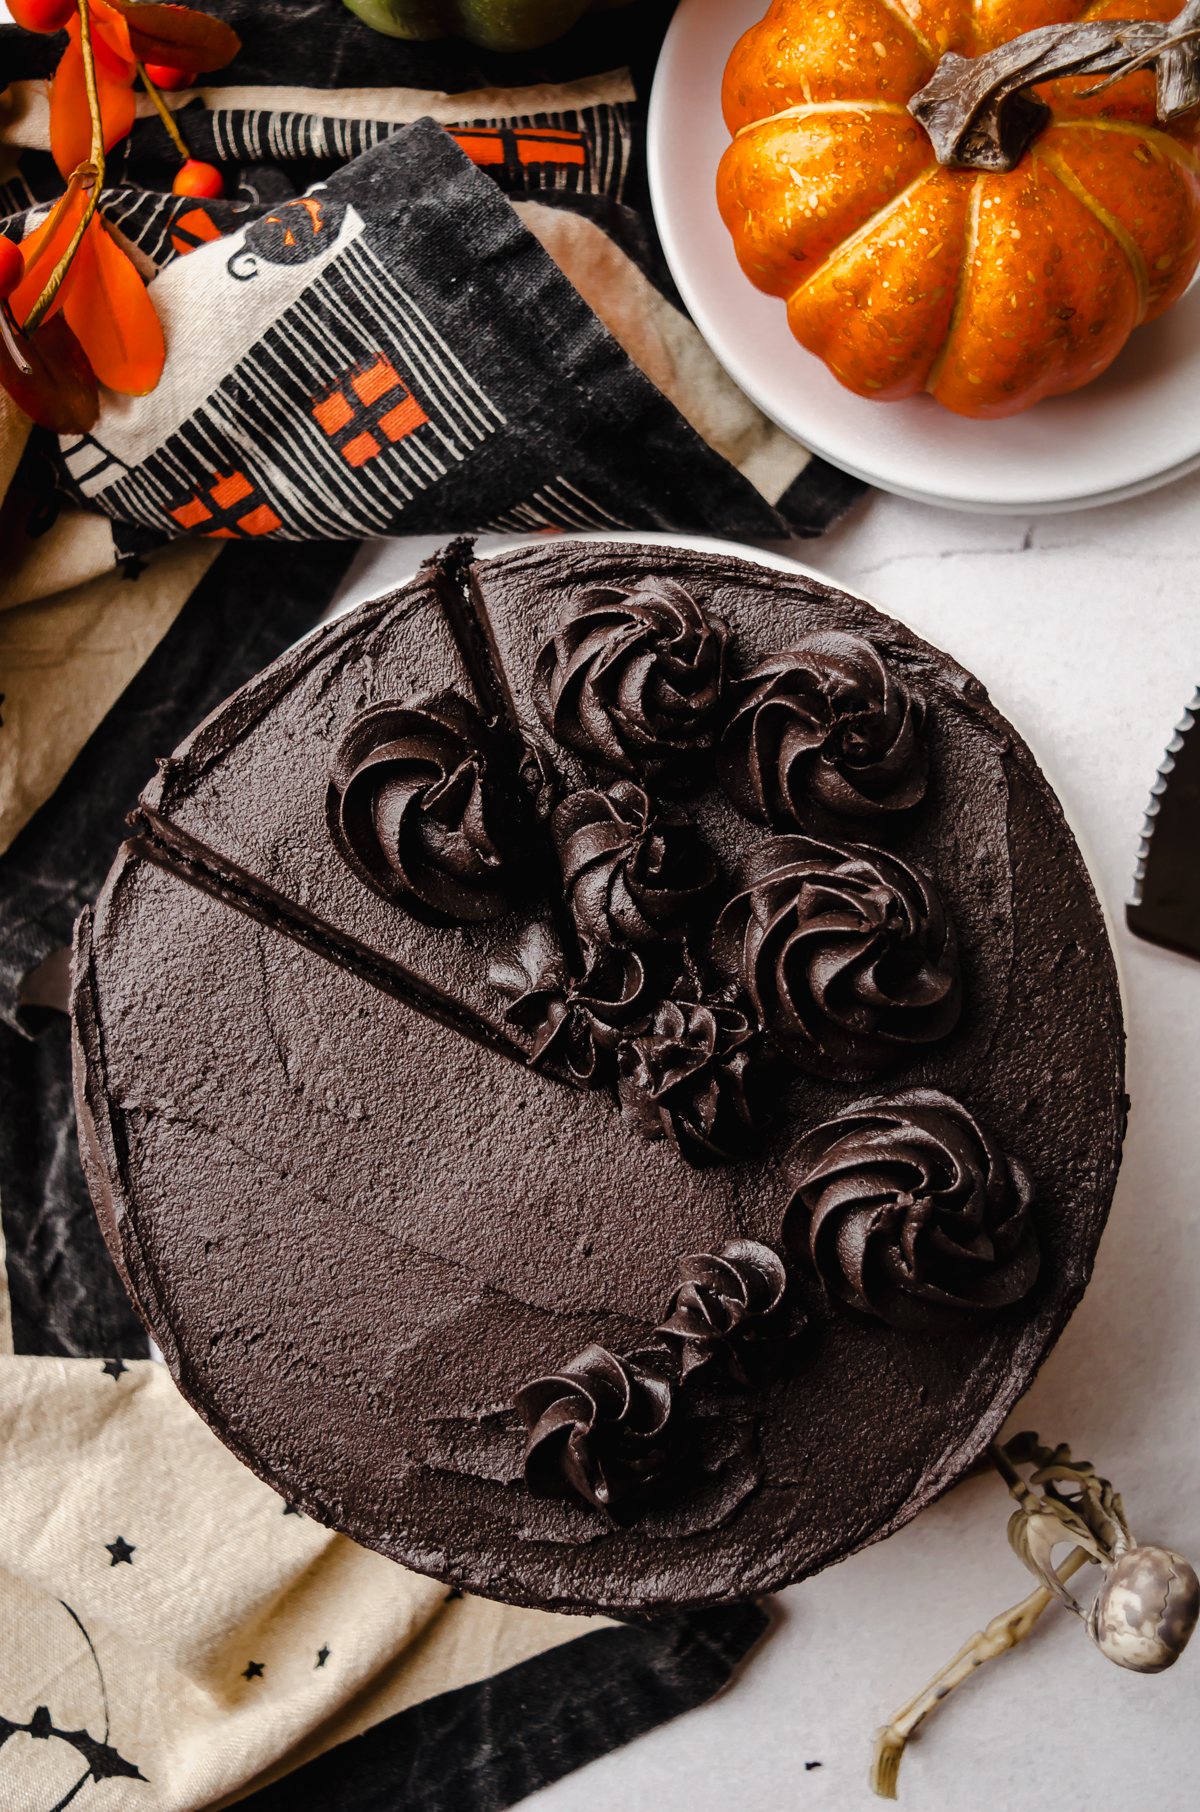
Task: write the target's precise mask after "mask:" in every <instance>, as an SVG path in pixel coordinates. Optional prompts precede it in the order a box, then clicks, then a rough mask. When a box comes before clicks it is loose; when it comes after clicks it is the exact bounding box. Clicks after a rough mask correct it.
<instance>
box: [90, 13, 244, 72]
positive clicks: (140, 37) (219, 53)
mask: <svg viewBox="0 0 1200 1812" xmlns="http://www.w3.org/2000/svg"><path fill="white" fill-rule="evenodd" d="M107 4H109V5H111V6H112V7H113V9H114V10H115V11H117V12H119V13H122V14H123V15H124V17H125V20H126V22H127V24H128V26H129V41H130V43H131V44H132V45H133V50H134V55H135V56H136V57H137V58H138V59H139V60H140V61H141V62H143V63H166V64H167V65H168V66H169V67H170V68H172V69H189V70H196V71H200V70H208V69H223V68H224V66H225V64H226V63H230V62H232V61H233V58H234V57H236V56H237V53H238V51H239V50H240V49H241V48H242V41H241V39H240V38H239V37H238V35H237V33H236V32H235V31H234V30H233V28H232V26H229V25H226V23H225V21H224V20H223V19H214V18H213V17H212V14H211V13H200V12H197V11H196V10H195V9H194V8H193V7H190V6H170V5H160V4H157V3H156V0H150V3H149V4H145V5H143V4H140V0H107Z"/></svg>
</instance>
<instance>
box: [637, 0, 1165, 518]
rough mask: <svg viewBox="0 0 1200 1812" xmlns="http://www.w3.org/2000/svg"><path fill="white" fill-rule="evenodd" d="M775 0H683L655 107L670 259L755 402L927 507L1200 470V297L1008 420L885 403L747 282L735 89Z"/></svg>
mask: <svg viewBox="0 0 1200 1812" xmlns="http://www.w3.org/2000/svg"><path fill="white" fill-rule="evenodd" d="M766 6H767V0H683V3H682V5H681V6H680V7H679V10H678V11H677V12H676V14H675V17H674V19H673V20H672V22H671V28H670V30H669V32H668V33H667V38H666V42H665V44H664V45H663V50H662V55H661V57H660V58H659V64H658V72H657V74H656V76H655V80H654V89H653V93H652V95H651V100H650V123H649V165H650V188H651V194H652V197H653V201H654V213H655V218H656V220H657V222H658V230H659V233H660V235H661V237H662V242H663V248H664V250H665V252H666V255H667V261H668V263H669V264H670V266H671V271H672V274H673V276H674V278H675V281H676V283H677V284H678V286H679V290H680V293H681V295H682V296H683V299H684V301H685V302H686V304H687V306H688V308H689V310H690V311H691V314H692V318H693V319H694V321H695V322H696V325H697V327H698V328H699V329H700V331H701V333H702V334H703V335H704V337H705V339H706V340H707V341H708V343H709V345H710V346H711V347H712V349H713V351H714V352H715V354H716V355H717V357H718V358H719V359H720V361H721V363H722V365H724V367H725V369H726V370H727V371H728V372H729V374H730V376H731V377H732V378H733V379H734V381H735V382H736V383H737V384H739V385H740V386H741V388H742V389H743V390H744V391H745V392H746V394H747V396H749V397H751V398H752V399H753V401H754V402H755V403H757V404H758V407H759V408H760V409H761V410H762V411H763V412H764V414H766V415H769V416H770V417H771V419H772V420H773V421H776V422H778V423H779V425H780V427H782V428H784V429H786V430H787V432H788V433H789V434H793V435H795V437H796V439H797V440H800V441H802V442H803V443H804V445H805V446H807V447H811V448H812V450H813V451H814V453H820V454H822V455H823V456H824V457H825V458H826V459H828V460H830V461H831V462H832V463H833V464H834V465H837V466H841V467H842V469H843V470H844V471H847V472H853V473H854V474H855V475H856V476H857V477H859V478H865V479H867V481H868V482H869V483H871V484H876V485H881V486H882V487H883V489H884V490H888V491H896V492H898V493H899V494H900V496H902V497H912V498H915V499H916V500H917V501H918V502H921V503H940V504H944V505H949V506H950V507H951V508H954V509H963V510H986V511H991V512H995V513H998V514H1003V515H1018V514H1024V513H1027V512H1030V511H1038V512H1040V511H1047V510H1069V509H1079V508H1081V507H1083V506H1086V505H1090V504H1098V503H1115V502H1116V501H1118V500H1119V499H1120V498H1122V497H1133V496H1136V495H1137V494H1138V493H1139V492H1141V491H1149V490H1153V489H1154V488H1155V487H1156V486H1157V485H1161V484H1167V483H1168V482H1169V481H1170V480H1171V479H1173V478H1182V477H1183V476H1184V474H1185V473H1187V472H1191V471H1194V470H1195V469H1196V468H1197V467H1198V466H1200V284H1196V285H1193V287H1192V289H1191V290H1190V291H1189V292H1188V294H1187V295H1186V296H1185V297H1184V298H1183V300H1182V301H1181V302H1178V303H1177V304H1176V306H1175V307H1174V308H1172V309H1169V310H1168V311H1167V313H1166V314H1165V315H1163V316H1162V317H1161V319H1159V320H1158V321H1154V322H1152V323H1151V324H1150V325H1149V326H1148V327H1141V328H1138V329H1137V330H1136V331H1135V332H1134V334H1133V335H1132V337H1131V338H1130V340H1129V342H1128V343H1127V345H1126V346H1125V348H1124V349H1123V351H1122V352H1121V353H1120V355H1119V356H1118V357H1117V359H1116V360H1115V362H1114V363H1113V364H1112V365H1111V366H1110V367H1109V369H1108V370H1107V371H1106V372H1105V373H1104V375H1103V376H1102V377H1099V378H1097V379H1096V380H1095V382H1094V383H1091V384H1088V385H1086V386H1085V387H1084V389H1082V390H1077V391H1075V392H1074V393H1073V394H1072V395H1070V396H1063V397H1053V398H1051V399H1049V400H1048V401H1046V402H1043V403H1038V404H1036V405H1035V407H1034V408H1032V409H1030V410H1027V411H1026V413H1025V414H1024V415H1017V416H1013V417H1012V418H1011V419H1010V420H1008V421H1002V422H972V421H967V420H965V419H964V418H963V417H961V416H957V415H952V414H951V413H950V411H949V410H948V409H943V408H942V407H941V405H940V404H939V403H935V402H934V401H933V399H932V397H927V396H921V397H913V398H911V399H910V400H909V401H907V402H903V403H871V402H866V401H864V399H863V398H861V397H857V396H854V395H853V394H852V393H851V392H850V391H849V390H845V389H843V387H842V386H841V385H840V384H839V383H838V382H837V380H836V378H834V377H833V376H832V375H831V374H830V372H829V371H828V370H827V369H826V367H825V366H824V365H823V364H822V362H821V361H820V360H819V359H817V358H815V357H814V356H813V354H811V353H809V352H806V351H805V350H804V348H803V347H802V346H800V345H799V344H798V343H797V342H796V341H795V340H794V339H793V338H792V335H791V332H790V331H789V329H788V324H787V317H786V312H785V308H784V304H783V303H782V302H781V301H779V300H778V299H777V298H776V297H773V296H764V295H763V294H761V292H760V291H758V290H756V289H755V288H754V287H753V286H752V285H751V283H750V282H749V280H748V279H747V278H746V277H744V276H743V275H742V272H741V269H740V268H739V266H738V262H737V259H736V257H735V256H734V251H733V242H732V240H731V239H730V237H729V234H728V233H727V232H726V231H725V228H724V226H723V224H722V222H721V217H720V215H719V214H718V212H717V203H716V194H715V184H716V171H717V165H718V163H719V162H720V160H721V155H722V153H723V151H724V150H725V147H726V145H727V144H728V143H729V134H728V132H727V131H726V129H725V124H724V121H723V120H722V118H721V103H720V96H721V77H722V75H723V73H724V69H725V63H726V61H727V59H728V56H729V52H730V50H731V49H732V48H733V46H734V44H735V43H736V42H737V40H738V38H739V37H740V36H741V34H742V33H743V32H744V31H745V30H746V29H747V28H748V27H749V26H751V25H753V24H754V22H755V21H756V20H757V19H759V18H761V17H762V15H763V13H764V12H765V11H766Z"/></svg>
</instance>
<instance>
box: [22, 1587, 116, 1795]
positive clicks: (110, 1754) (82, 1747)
mask: <svg viewBox="0 0 1200 1812" xmlns="http://www.w3.org/2000/svg"><path fill="white" fill-rule="evenodd" d="M58 1602H59V1603H60V1604H61V1605H62V1608H63V1610H64V1611H65V1612H66V1613H67V1615H68V1617H70V1618H71V1619H72V1620H73V1622H74V1623H75V1624H76V1625H77V1627H78V1629H79V1633H80V1635H81V1636H82V1637H83V1639H84V1641H85V1642H86V1643H87V1646H88V1653H89V1654H90V1655H91V1657H92V1662H93V1665H94V1666H95V1669H96V1679H97V1681H98V1682H99V1686H100V1699H101V1703H102V1704H103V1706H104V1735H103V1737H102V1738H101V1737H94V1736H91V1735H90V1734H89V1732H88V1731H86V1730H60V1729H59V1727H58V1725H57V1724H55V1722H54V1720H53V1718H52V1717H51V1715H50V1708H49V1706H47V1705H39V1706H38V1708H37V1710H36V1711H35V1712H34V1714H33V1716H32V1717H31V1718H30V1720H29V1722H28V1723H27V1724H18V1723H16V1722H15V1721H14V1720H13V1719H12V1718H6V1717H4V1716H3V1715H0V1749H2V1748H3V1746H4V1744H5V1743H7V1741H8V1739H9V1737H11V1736H16V1735H17V1733H18V1732H24V1734H25V1735H26V1736H30V1737H33V1738H34V1740H35V1741H38V1742H48V1741H49V1740H50V1739H51V1738H52V1737H53V1738H55V1739H57V1741H59V1742H60V1743H68V1744H69V1745H70V1747H71V1748H72V1749H74V1750H75V1751H76V1752H77V1753H78V1754H79V1755H80V1756H81V1757H82V1758H83V1761H84V1762H85V1763H86V1766H85V1768H84V1771H83V1773H82V1774H81V1775H80V1776H79V1779H78V1780H77V1781H76V1782H75V1784H74V1786H73V1787H70V1788H69V1789H68V1790H67V1792H66V1793H64V1794H63V1795H62V1797H61V1798H59V1799H56V1800H55V1802H54V1804H53V1805H48V1806H46V1807H45V1808H43V1812H65V1808H66V1807H67V1806H69V1805H70V1804H71V1803H72V1801H73V1800H74V1799H75V1797H76V1795H77V1794H79V1793H81V1792H82V1791H83V1789H84V1787H86V1786H87V1785H88V1783H89V1781H91V1782H95V1781H110V1780H115V1779H117V1778H118V1777H122V1776H123V1777H124V1778H126V1779H128V1780H135V1781H144V1780H145V1778H146V1776H145V1775H144V1774H143V1773H142V1771H141V1769H140V1768H138V1767H137V1765H136V1764H135V1763H133V1762H127V1761H126V1760H125V1757H124V1756H123V1755H120V1754H119V1753H118V1752H117V1750H116V1749H114V1748H113V1746H112V1745H111V1743H110V1742H109V1740H108V1736H109V1716H108V1691H107V1688H106V1687H105V1684H104V1671H103V1669H102V1668H101V1666H100V1658H99V1656H98V1655H97V1653H96V1650H95V1648H94V1647H93V1645H92V1639H91V1637H90V1636H89V1635H88V1633H87V1631H86V1630H85V1629H84V1627H83V1624H82V1623H81V1622H80V1621H79V1618H78V1617H77V1616H76V1615H75V1612H74V1611H73V1610H72V1609H71V1607H70V1605H69V1604H67V1603H66V1601H65V1600H64V1599H62V1598H60V1599H59V1601H58ZM31 1812H32V1808H31Z"/></svg>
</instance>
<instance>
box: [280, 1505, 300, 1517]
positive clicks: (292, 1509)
mask: <svg viewBox="0 0 1200 1812" xmlns="http://www.w3.org/2000/svg"><path fill="white" fill-rule="evenodd" d="M283 1514H284V1515H285V1516H299V1517H303V1515H304V1512H303V1510H297V1508H296V1506H295V1504H285V1505H284V1506H283Z"/></svg>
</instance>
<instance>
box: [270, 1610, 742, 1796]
mask: <svg viewBox="0 0 1200 1812" xmlns="http://www.w3.org/2000/svg"><path fill="white" fill-rule="evenodd" d="M766 1628H767V1618H766V1616H765V1614H764V1613H763V1611H761V1610H760V1609H759V1607H758V1606H757V1605H756V1604H739V1605H728V1606H720V1607H718V1608H717V1609H714V1610H707V1611H692V1612H684V1613H680V1614H679V1615H676V1616H672V1617H664V1618H662V1619H661V1620H657V1621H655V1622H654V1623H652V1624H650V1623H648V1624H636V1625H625V1626H623V1627H621V1628H619V1629H604V1630H595V1631H593V1632H592V1633H591V1634H590V1635H587V1636H581V1637H579V1638H578V1639H577V1640H576V1641H574V1642H569V1643H565V1644H564V1645H563V1646H562V1647H561V1648H555V1649H551V1650H550V1651H549V1653H547V1654H544V1655H537V1656H535V1657H534V1658H533V1660H531V1661H523V1662H521V1663H520V1664H519V1665H518V1666H517V1667H510V1668H507V1669H506V1670H505V1671H504V1672H503V1673H500V1674H495V1675H493V1677H492V1678H491V1679H490V1680H481V1681H479V1682H478V1683H477V1684H476V1685H472V1686H460V1687H459V1688H457V1690H456V1691H454V1692H448V1693H441V1694H440V1695H439V1696H438V1697H437V1698H435V1699H427V1700H425V1701H424V1703H422V1704H419V1705H413V1706H410V1707H409V1709H408V1710H407V1711H402V1712H400V1713H398V1714H397V1716H395V1717H393V1718H388V1719H386V1720H385V1721H384V1722H383V1723H382V1724H376V1725H375V1726H374V1728H373V1729H371V1730H368V1731H365V1732H364V1733H363V1735H362V1736H359V1737H354V1738H353V1739H352V1740H351V1741H350V1742H348V1743H340V1744H339V1745H338V1746H337V1747H336V1748H335V1749H330V1750H328V1751H327V1752H326V1753H325V1754H324V1755H322V1756H318V1757H317V1759H316V1760H315V1761H312V1762H308V1763H306V1764H305V1766H304V1767H302V1768H297V1769H296V1770H295V1771H294V1772H293V1773H291V1774H287V1775H284V1776H283V1778H282V1779H281V1780H278V1781H276V1782H275V1783H274V1784H273V1785H272V1786H270V1787H264V1788H262V1789H261V1790H260V1791H259V1792H258V1793H252V1794H250V1795H249V1797H248V1798H246V1799H242V1800H239V1801H238V1805H239V1808H243V1809H244V1812H299V1809H300V1808H302V1807H303V1808H307V1807H314V1808H315V1807H318V1806H319V1807H320V1808H321V1812H502V1808H504V1807H506V1806H512V1805H515V1804H516V1803H517V1801H518V1800H521V1799H524V1798H525V1797H526V1796H527V1795H528V1794H530V1793H536V1792H537V1791H538V1789H539V1788H541V1787H547V1786H549V1785H550V1783H551V1782H552V1781H556V1780H560V1779H561V1778H562V1776H563V1775H565V1774H570V1773H571V1772H572V1770H573V1769H575V1768H581V1767H582V1766H583V1764H584V1763H585V1762H590V1761H594V1760H595V1759H596V1758H597V1757H598V1756H601V1755H607V1754H608V1752H609V1751H610V1750H612V1749H616V1748H619V1747H620V1745H621V1744H623V1743H628V1742H629V1741H630V1740H631V1739H632V1738H633V1737H636V1736H641V1735H643V1734H644V1732H646V1731H648V1730H653V1729H654V1728H655V1727H656V1726H657V1725H659V1724H665V1723H666V1722H667V1721H668V1720H669V1719H670V1718H674V1717H678V1716H679V1714H680V1713H681V1712H684V1711H690V1710H692V1709H693V1708H694V1707H695V1706H697V1705H703V1704H704V1702H705V1701H706V1700H707V1699H711V1698H712V1697H713V1695H714V1693H717V1692H719V1691H720V1690H721V1688H722V1687H723V1686H724V1685H725V1684H726V1683H727V1682H728V1680H729V1677H730V1675H731V1674H732V1672H733V1670H734V1668H735V1667H736V1666H737V1665H738V1663H739V1662H740V1661H741V1660H743V1659H744V1657H745V1656H746V1655H747V1654H748V1653H749V1651H750V1649H751V1648H752V1647H753V1646H754V1644H755V1643H756V1642H757V1641H758V1639H759V1638H760V1636H762V1634H763V1632H764V1631H765V1630H766Z"/></svg>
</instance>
